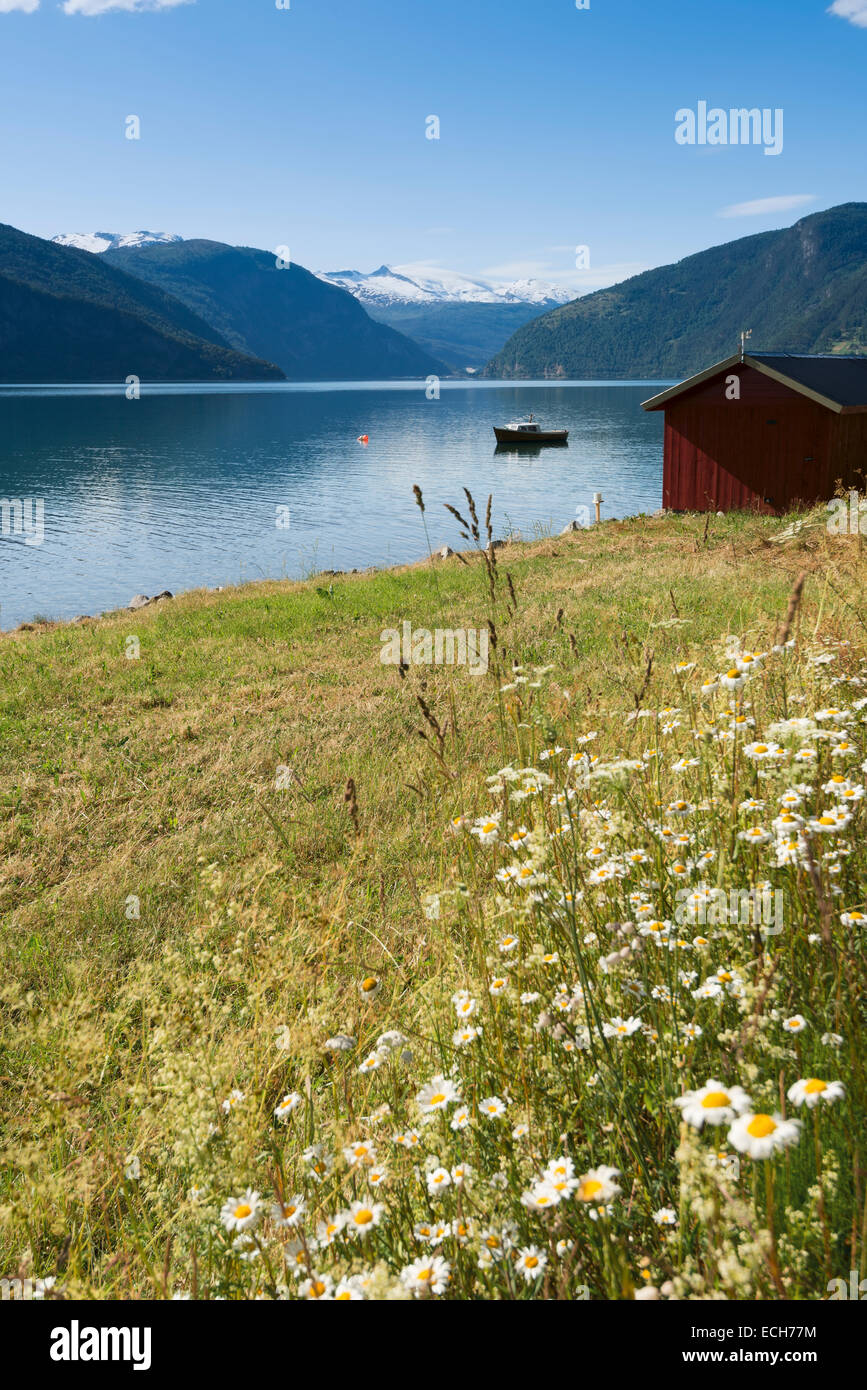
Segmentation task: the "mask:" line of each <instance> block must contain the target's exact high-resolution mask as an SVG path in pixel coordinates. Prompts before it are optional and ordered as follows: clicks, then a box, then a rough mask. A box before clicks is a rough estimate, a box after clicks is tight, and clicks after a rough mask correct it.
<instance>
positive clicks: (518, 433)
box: [494, 425, 569, 444]
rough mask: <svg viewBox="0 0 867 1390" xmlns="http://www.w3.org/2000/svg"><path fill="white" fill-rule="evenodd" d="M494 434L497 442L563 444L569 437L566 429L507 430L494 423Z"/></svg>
mask: <svg viewBox="0 0 867 1390" xmlns="http://www.w3.org/2000/svg"><path fill="white" fill-rule="evenodd" d="M494 435H495V437H496V440H497V443H498V444H565V443H566V442H567V440H568V439H569V431H568V430H538V431H535V432H533V433H531V432H530V431H529V430H507V429H504V428H503V427H502V426H498V425H494Z"/></svg>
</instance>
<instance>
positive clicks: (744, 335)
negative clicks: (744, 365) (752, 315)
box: [741, 328, 753, 362]
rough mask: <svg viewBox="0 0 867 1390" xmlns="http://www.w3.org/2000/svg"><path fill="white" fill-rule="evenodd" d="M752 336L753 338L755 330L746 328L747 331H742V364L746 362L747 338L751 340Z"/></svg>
mask: <svg viewBox="0 0 867 1390" xmlns="http://www.w3.org/2000/svg"><path fill="white" fill-rule="evenodd" d="M752 336H753V330H752V329H751V328H746V329H742V330H741V361H742V362H743V360H744V353H745V352H746V350H747V338H751V337H752Z"/></svg>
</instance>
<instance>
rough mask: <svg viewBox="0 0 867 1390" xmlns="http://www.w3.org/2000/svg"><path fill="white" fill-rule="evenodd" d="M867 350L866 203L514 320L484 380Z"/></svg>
mask: <svg viewBox="0 0 867 1390" xmlns="http://www.w3.org/2000/svg"><path fill="white" fill-rule="evenodd" d="M746 328H751V329H752V330H753V336H752V339H751V340H750V348H751V350H752V351H755V352H849V353H851V352H867V203H846V204H844V205H842V206H841V207H836V208H831V209H829V210H828V211H827V212H819V213H815V214H813V215H812V216H810V217H804V218H802V219H801V221H800V222H796V223H795V225H794V226H793V227H787V228H785V229H784V230H782V231H776V232H763V233H761V234H760V235H758V236H750V237H743V238H742V239H741V240H739V241H732V242H728V243H727V244H726V245H723V246H715V247H713V248H712V249H711V250H709V251H702V252H700V253H699V254H698V255H695V256H688V257H687V258H686V259H685V260H682V261H679V262H678V263H677V264H676V265H668V266H662V267H660V268H659V269H657V270H648V271H645V273H644V274H643V275H636V276H634V277H633V278H632V279H630V280H625V281H624V282H623V283H622V284H620V285H614V286H613V287H612V288H610V289H606V290H598V291H597V292H596V293H595V294H589V295H586V296H585V297H584V298H583V299H576V300H573V301H572V303H571V304H565V305H563V307H562V308H559V309H554V310H552V311H551V312H550V313H548V314H543V315H542V317H541V318H537V319H534V320H533V321H532V322H531V323H528V324H526V325H525V326H524V327H523V328H520V329H519V330H518V332H517V333H515V334H514V335H513V337H512V338H510V339H509V341H508V343H507V344H506V346H505V347H504V348H503V349H502V351H501V352H499V353H498V354H497V355H496V356H495V357H494V358H493V359H492V360H491V361H490V362H489V363H488V365H487V367H486V368H485V372H484V374H485V375H486V376H490V377H566V378H576V377H577V378H585V377H586V378H593V377H597V378H599V377H602V378H613V379H618V378H626V377H680V376H686V375H688V374H689V373H690V372H693V371H697V370H699V369H700V368H702V367H706V366H707V365H708V364H709V363H711V362H715V361H718V360H720V359H722V358H724V357H727V356H728V355H729V354H730V353H732V352H734V351H735V349H736V347H737V341H738V333H739V332H740V330H741V329H746Z"/></svg>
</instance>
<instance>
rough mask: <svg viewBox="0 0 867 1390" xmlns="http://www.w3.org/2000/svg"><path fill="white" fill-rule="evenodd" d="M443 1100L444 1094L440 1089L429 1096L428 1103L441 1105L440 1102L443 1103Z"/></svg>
mask: <svg viewBox="0 0 867 1390" xmlns="http://www.w3.org/2000/svg"><path fill="white" fill-rule="evenodd" d="M444 1100H445V1095H444V1094H443V1092H442V1091H437V1093H436V1095H435V1096H431V1098H430V1103H431V1105H442V1103H443V1101H444Z"/></svg>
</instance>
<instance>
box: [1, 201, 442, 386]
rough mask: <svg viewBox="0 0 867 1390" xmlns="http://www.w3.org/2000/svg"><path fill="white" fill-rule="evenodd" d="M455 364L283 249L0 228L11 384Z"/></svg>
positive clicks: (429, 368)
mask: <svg viewBox="0 0 867 1390" xmlns="http://www.w3.org/2000/svg"><path fill="white" fill-rule="evenodd" d="M85 247H86V248H87V249H83V248H85ZM447 372H448V368H447V366H446V365H445V364H444V363H443V362H441V361H440V360H439V359H438V358H436V357H434V356H432V355H431V354H430V353H428V352H427V351H426V350H425V349H424V348H422V347H420V346H419V345H418V344H417V343H415V342H413V341H411V340H410V339H409V338H407V337H405V336H404V335H402V334H401V333H399V332H397V331H395V330H394V329H393V328H390V327H389V326H388V325H386V324H382V323H378V322H376V321H375V320H373V319H372V318H370V317H369V316H368V315H367V314H366V312H365V310H364V308H363V306H362V305H361V304H360V303H359V302H358V301H357V300H356V299H355V298H354V297H353V296H352V295H350V294H348V293H347V292H346V291H345V290H343V289H340V288H339V287H338V286H336V285H329V284H326V283H324V282H323V281H321V280H319V279H318V278H317V277H316V276H315V275H312V274H311V273H310V272H309V271H306V270H304V269H302V268H301V267H300V266H296V265H291V266H287V267H285V268H281V267H278V263H277V258H276V256H274V255H272V254H271V253H270V252H266V251H258V250H255V249H252V248H245V247H233V246H226V245H223V244H222V243H220V242H210V241H183V240H182V239H181V238H179V237H176V236H172V235H169V234H164V233H154V232H135V233H130V234H127V235H122V234H118V233H110V232H100V233H92V234H83V235H79V234H75V235H74V236H71V235H67V236H63V237H60V238H55V240H54V241H46V240H43V239H42V238H41V237H34V236H29V235H28V234H27V233H25V232H21V231H18V230H17V229H16V228H14V227H9V226H4V225H2V224H0V381H7V382H21V381H28V382H40V381H64V382H65V381H82V382H87V381H123V380H125V378H126V377H127V376H128V375H135V376H138V377H139V378H141V379H142V380H145V379H149V380H151V381H282V380H285V379H286V378H287V377H289V378H291V379H293V380H327V379H329V378H333V379H347V380H350V379H356V380H358V379H369V378H374V379H375V378H389V379H390V378H417V377H421V378H423V377H425V376H428V375H432V374H436V375H444V374H447Z"/></svg>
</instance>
